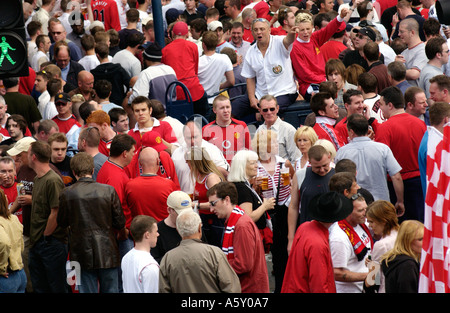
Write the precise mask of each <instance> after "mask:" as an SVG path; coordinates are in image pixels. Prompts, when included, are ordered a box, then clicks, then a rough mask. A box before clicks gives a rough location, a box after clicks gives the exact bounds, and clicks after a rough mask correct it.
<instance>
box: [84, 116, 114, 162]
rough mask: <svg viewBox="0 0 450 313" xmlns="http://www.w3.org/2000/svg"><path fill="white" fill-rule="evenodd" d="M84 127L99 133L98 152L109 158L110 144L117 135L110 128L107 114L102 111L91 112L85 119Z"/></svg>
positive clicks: (109, 119)
mask: <svg viewBox="0 0 450 313" xmlns="http://www.w3.org/2000/svg"><path fill="white" fill-rule="evenodd" d="M86 125H87V126H89V127H95V128H97V129H98V131H99V133H100V143H99V145H98V151H99V152H100V153H102V154H104V155H106V156H109V149H110V148H111V142H112V140H113V138H114V137H115V136H116V135H117V133H116V132H115V131H114V130H113V129H112V128H111V118H110V117H109V115H108V113H106V112H105V111H103V110H97V111H94V112H92V113H91V114H90V115H89V117H88V118H87V119H86Z"/></svg>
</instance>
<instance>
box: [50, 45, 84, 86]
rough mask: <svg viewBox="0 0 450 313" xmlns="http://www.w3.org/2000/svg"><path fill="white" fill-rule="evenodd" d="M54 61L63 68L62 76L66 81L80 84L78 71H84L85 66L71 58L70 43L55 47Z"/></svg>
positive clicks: (75, 84) (74, 84)
mask: <svg viewBox="0 0 450 313" xmlns="http://www.w3.org/2000/svg"><path fill="white" fill-rule="evenodd" d="M50 49H51V48H50ZM53 63H55V64H56V65H57V66H58V67H59V68H60V69H61V78H62V79H63V80H64V81H65V82H67V83H69V84H71V85H73V86H78V73H79V72H81V71H83V70H84V67H83V65H81V64H78V62H76V61H74V60H72V59H71V51H70V49H69V46H68V45H65V44H62V45H58V46H56V47H55V55H54V59H53Z"/></svg>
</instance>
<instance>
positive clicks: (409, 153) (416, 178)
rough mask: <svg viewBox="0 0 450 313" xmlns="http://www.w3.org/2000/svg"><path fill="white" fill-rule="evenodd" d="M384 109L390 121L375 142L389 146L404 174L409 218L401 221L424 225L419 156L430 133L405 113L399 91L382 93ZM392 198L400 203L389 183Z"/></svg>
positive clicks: (381, 105)
mask: <svg viewBox="0 0 450 313" xmlns="http://www.w3.org/2000/svg"><path fill="white" fill-rule="evenodd" d="M380 96H381V98H380V109H381V110H382V112H383V114H384V116H385V117H386V118H387V119H388V120H387V121H385V122H384V123H382V124H381V125H380V126H379V127H378V129H377V132H376V134H375V140H376V141H378V142H381V143H384V144H386V145H388V146H389V147H390V148H391V150H392V153H393V154H394V157H395V159H396V160H397V161H398V163H399V164H400V166H401V167H402V170H401V171H400V174H401V175H402V179H403V185H404V197H403V198H404V202H405V214H404V215H403V216H402V217H400V219H399V222H400V220H402V221H403V220H406V219H414V220H418V221H421V222H423V221H424V209H425V208H424V205H425V204H424V203H425V201H424V198H423V192H422V187H421V183H420V171H419V161H418V158H419V157H418V152H419V146H420V142H421V141H422V137H423V135H424V134H425V132H426V131H427V127H426V125H425V122H424V121H422V120H420V119H419V118H417V117H415V116H413V115H411V114H408V113H406V112H405V109H404V108H405V98H404V96H403V93H402V92H401V90H400V89H399V88H398V87H393V86H391V87H387V88H385V89H384V90H383V91H382V92H381V93H380ZM388 187H389V196H390V199H391V202H392V203H396V199H397V197H396V195H395V192H393V190H394V189H393V185H392V182H391V181H388Z"/></svg>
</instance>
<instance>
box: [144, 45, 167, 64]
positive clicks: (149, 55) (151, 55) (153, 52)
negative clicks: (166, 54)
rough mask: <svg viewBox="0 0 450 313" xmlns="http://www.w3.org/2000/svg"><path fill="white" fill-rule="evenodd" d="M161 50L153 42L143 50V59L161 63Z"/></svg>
mask: <svg viewBox="0 0 450 313" xmlns="http://www.w3.org/2000/svg"><path fill="white" fill-rule="evenodd" d="M161 51H162V48H161V46H160V45H159V44H158V43H156V42H154V43H152V44H150V45H149V46H148V47H147V49H145V51H144V53H143V56H144V59H146V60H149V61H161V58H162V52H161Z"/></svg>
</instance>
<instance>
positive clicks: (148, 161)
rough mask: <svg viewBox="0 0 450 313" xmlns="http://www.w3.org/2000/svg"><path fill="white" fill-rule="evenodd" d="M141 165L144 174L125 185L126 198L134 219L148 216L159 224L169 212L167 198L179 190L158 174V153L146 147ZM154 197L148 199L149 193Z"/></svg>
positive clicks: (170, 181) (141, 157)
mask: <svg viewBox="0 0 450 313" xmlns="http://www.w3.org/2000/svg"><path fill="white" fill-rule="evenodd" d="M139 164H140V165H141V167H142V174H141V175H140V176H138V177H136V178H135V179H132V180H130V181H129V182H128V183H127V184H126V185H125V197H126V200H127V204H128V206H129V208H130V211H131V215H132V216H133V217H135V216H137V215H148V216H151V217H153V218H155V219H156V220H157V221H158V222H159V221H162V220H163V219H165V218H166V217H167V216H168V215H169V213H168V212H167V197H168V196H169V195H170V194H171V193H172V191H175V190H177V188H176V186H175V183H174V182H173V181H172V180H170V179H167V178H164V177H162V176H159V175H158V174H157V172H158V170H159V155H158V151H156V150H155V149H153V148H150V147H146V148H144V149H142V151H141V153H140V154H139ZM149 191H151V192H152V196H151V197H148V192H149Z"/></svg>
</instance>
